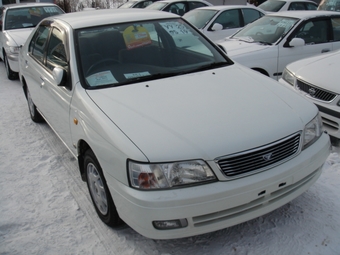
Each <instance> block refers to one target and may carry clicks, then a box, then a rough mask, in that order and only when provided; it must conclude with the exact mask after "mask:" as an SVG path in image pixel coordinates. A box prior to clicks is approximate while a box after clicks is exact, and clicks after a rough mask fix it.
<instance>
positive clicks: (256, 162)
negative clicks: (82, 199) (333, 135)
mask: <svg viewBox="0 0 340 255" xmlns="http://www.w3.org/2000/svg"><path fill="white" fill-rule="evenodd" d="M189 37H191V38H189ZM182 38H183V39H185V40H186V44H185V45H183V44H182V40H181V39H182ZM19 60H20V79H21V82H22V85H23V89H24V92H25V95H26V97H27V101H28V106H29V111H30V115H31V118H32V120H33V121H37V122H38V121H41V120H42V119H44V120H46V121H47V123H48V124H49V125H50V126H51V127H52V128H53V130H54V131H55V132H56V133H57V135H58V136H59V137H60V139H61V140H62V141H63V142H64V144H65V145H66V146H67V148H68V149H69V150H70V151H71V153H72V154H73V155H74V157H75V158H76V159H77V160H78V164H79V170H80V176H81V177H82V179H83V180H84V181H86V182H87V185H88V188H89V192H90V195H91V198H92V201H93V204H94V207H95V209H96V212H97V214H98V216H99V217H100V218H101V220H102V221H103V222H105V223H106V224H107V225H109V226H117V225H119V224H121V222H122V220H123V221H124V222H126V223H127V224H128V225H129V226H131V228H133V229H135V230H136V231H137V232H139V233H140V234H142V235H144V236H147V237H150V238H154V239H167V238H181V237H187V236H193V235H198V234H203V233H208V232H211V231H215V230H218V229H222V228H227V227H229V226H232V225H235V224H238V223H241V222H244V221H247V220H250V219H253V218H255V217H258V216H260V215H263V214H265V213H268V212H270V211H272V210H275V209H276V208H279V207H280V206H282V205H284V204H286V203H288V202H289V201H291V200H292V199H294V198H296V197H297V196H299V195H301V194H302V193H303V192H304V191H306V190H307V189H308V188H309V187H310V186H311V185H312V184H313V183H314V182H315V181H316V180H317V179H318V177H319V176H320V174H321V172H322V167H323V164H324V162H325V160H326V159H327V157H328V155H329V153H330V140H329V136H328V135H327V134H325V133H323V132H322V122H321V119H320V115H319V112H318V109H317V107H316V106H315V105H314V104H312V103H311V102H309V101H308V100H307V99H304V98H302V97H300V96H299V95H297V94H296V93H294V92H293V91H291V90H289V89H287V88H285V87H283V86H279V84H278V83H277V82H276V81H274V80H272V79H268V78H266V77H264V76H263V75H261V74H258V73H256V72H253V71H251V70H249V69H248V68H245V67H243V66H241V65H239V64H236V63H234V62H232V61H231V60H230V59H229V58H228V57H227V56H226V55H225V54H224V53H223V51H222V50H221V49H220V48H219V47H217V46H216V45H215V44H213V43H212V42H211V41H210V40H206V39H205V38H204V37H202V35H201V34H200V33H199V32H198V31H197V30H196V29H194V28H193V27H192V25H190V24H189V23H188V22H186V21H185V20H184V19H182V18H181V17H179V16H178V15H174V14H171V13H167V12H159V11H156V12H155V11H148V10H145V9H143V10H141V9H121V10H117V9H115V10H114V9H111V10H98V11H94V12H77V13H70V14H67V15H60V16H56V17H51V18H48V19H45V20H44V21H43V22H42V23H40V25H39V26H38V27H37V28H36V29H35V31H34V32H33V33H32V34H31V36H30V37H29V38H28V40H27V42H26V43H25V45H24V46H23V47H22V50H21V52H20V58H19ZM28 135H29V134H28Z"/></svg>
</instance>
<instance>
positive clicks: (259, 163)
mask: <svg viewBox="0 0 340 255" xmlns="http://www.w3.org/2000/svg"><path fill="white" fill-rule="evenodd" d="M300 135H301V134H300V132H299V133H295V134H293V135H291V136H288V137H285V138H283V139H281V140H279V141H276V142H273V143H271V144H268V145H265V146H262V147H258V148H255V149H252V150H248V151H243V152H240V153H237V154H233V155H230V156H225V157H221V158H218V159H216V160H215V161H216V162H217V164H218V166H219V167H220V169H221V170H222V172H223V173H224V174H225V175H226V176H227V177H229V178H238V177H243V176H246V175H250V174H254V173H257V172H260V171H264V170H266V169H268V168H271V167H274V166H275V165H278V164H281V163H283V162H284V161H287V160H288V159H290V158H291V157H293V156H295V155H296V154H297V153H298V152H299V144H300Z"/></svg>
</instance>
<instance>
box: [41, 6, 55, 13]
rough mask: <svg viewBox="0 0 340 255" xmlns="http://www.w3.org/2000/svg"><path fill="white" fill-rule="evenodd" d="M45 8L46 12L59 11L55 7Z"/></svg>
mask: <svg viewBox="0 0 340 255" xmlns="http://www.w3.org/2000/svg"><path fill="white" fill-rule="evenodd" d="M43 8H44V11H45V12H46V13H55V12H57V10H56V8H55V7H43Z"/></svg>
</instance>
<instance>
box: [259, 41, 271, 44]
mask: <svg viewBox="0 0 340 255" xmlns="http://www.w3.org/2000/svg"><path fill="white" fill-rule="evenodd" d="M256 42H257V43H261V44H264V45H272V43H270V42H265V41H256Z"/></svg>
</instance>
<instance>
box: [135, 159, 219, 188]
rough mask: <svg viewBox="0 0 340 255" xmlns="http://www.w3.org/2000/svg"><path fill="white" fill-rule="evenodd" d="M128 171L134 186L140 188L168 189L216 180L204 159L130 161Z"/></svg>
mask: <svg viewBox="0 0 340 255" xmlns="http://www.w3.org/2000/svg"><path fill="white" fill-rule="evenodd" d="M128 171H129V177H130V182H131V185H132V187H134V188H138V189H168V188H172V187H178V186H183V185H190V184H198V183H202V182H207V181H213V180H216V177H215V175H214V173H213V172H212V170H211V169H210V167H209V166H208V165H207V164H206V163H205V162H204V161H203V160H190V161H182V162H171V163H159V164H144V163H138V162H133V161H129V162H128Z"/></svg>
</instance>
